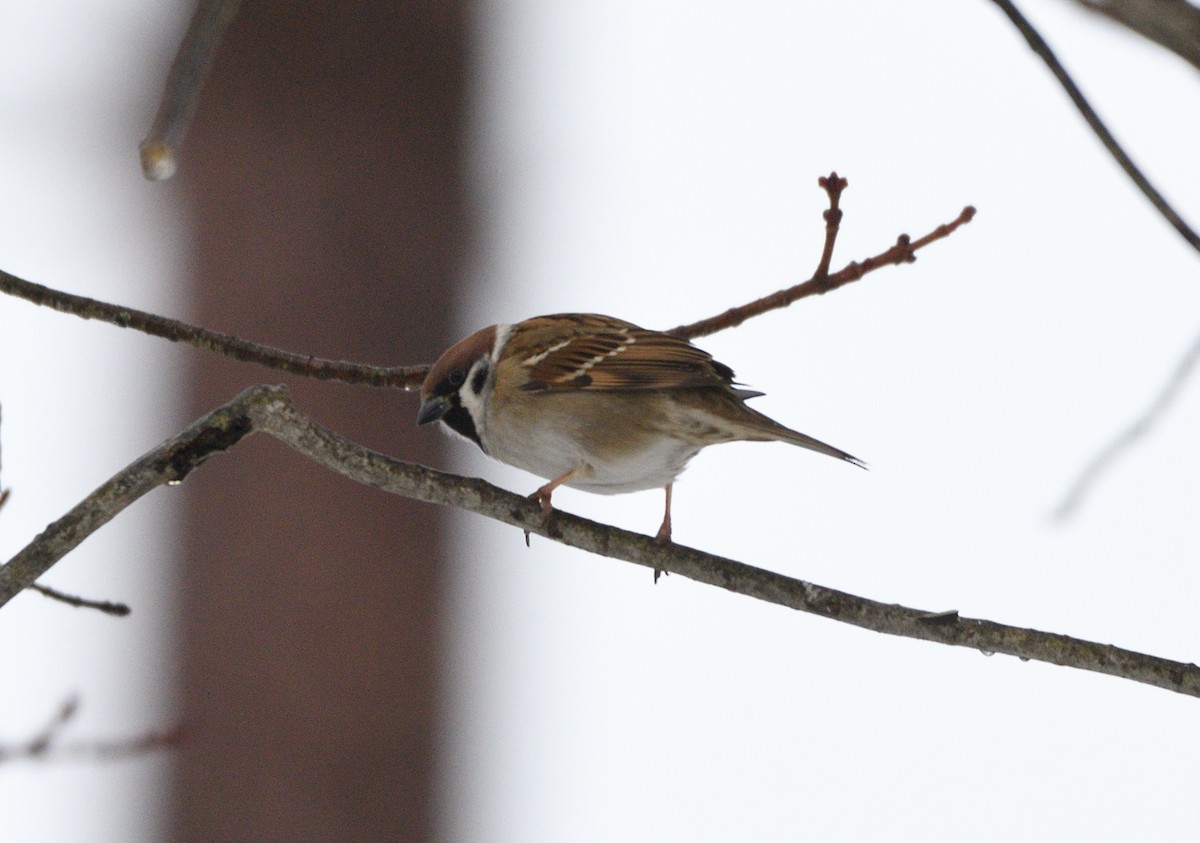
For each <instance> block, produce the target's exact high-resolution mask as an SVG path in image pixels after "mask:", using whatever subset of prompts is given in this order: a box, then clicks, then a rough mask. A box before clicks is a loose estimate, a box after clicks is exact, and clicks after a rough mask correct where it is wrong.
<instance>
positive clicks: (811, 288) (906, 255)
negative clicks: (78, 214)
mask: <svg viewBox="0 0 1200 843" xmlns="http://www.w3.org/2000/svg"><path fill="white" fill-rule="evenodd" d="M820 184H821V186H822V187H823V188H824V189H825V190H826V192H827V193H828V194H829V197H830V209H829V210H828V211H826V212H825V213H826V216H825V222H826V229H825V232H826V239H825V249H824V250H823V252H822V255H821V261H820V263H819V264H818V266H817V271H816V273H814V274H813V276H812V277H811V278H810V279H809V280H808V281H805V282H804V283H802V284H797V285H796V286H794V287H790V288H788V289H786V290H780V291H778V292H776V293H773V294H771V295H769V296H766V297H764V298H761V299H758V300H756V301H753V302H750V303H749V304H746V305H742V306H741V307H735V308H732V309H730V310H727V311H726V312H724V313H722V314H719V315H717V316H714V317H712V318H710V319H703V320H701V321H699V322H694V323H692V324H691V325H681V326H679V327H677V328H675V329H673V330H672V332H671V333H674V334H676V335H678V336H681V337H684V338H687V339H694V338H696V337H701V336H707V335H709V334H713V333H716V332H717V331H721V330H724V329H726V328H732V327H734V326H736V325H740V324H742V323H743V322H745V321H746V320H747V319H750V318H753V317H755V316H759V315H761V314H763V313H767V312H768V311H771V310H776V309H778V308H781V307H787V306H788V305H789V304H792V303H793V302H795V301H798V300H799V299H802V298H805V297H807V296H813V295H820V294H823V293H827V292H829V291H830V290H836V289H837V288H839V287H843V286H845V285H846V284H849V283H851V282H852V281H857V280H858V279H860V278H862V277H863V276H864V275H866V274H867V273H868V272H871V271H873V270H876V269H879V268H880V267H882V266H889V265H894V264H901V263H911V262H912V261H913V260H915V259H916V258H915V252H917V251H918V250H920V249H922V248H924V247H925V246H928V245H929V244H930V243H933V242H934V241H935V240H940V239H942V238H943V237H946V236H947V235H949V234H951V233H952V232H953V231H954V230H955V229H957V228H958V227H959V226H961V225H963V224H965V223H967V222H970V220H971V218H972V217H973V216H974V215H975V209H974V208H972V207H970V206H968V207H966V208H964V209H963V210H962V212H961V213H960V214H959V215H958V217H957V218H956V219H955V220H954V221H953V222H950V223H947V224H945V225H940V226H938V227H937V228H935V229H934V230H933V231H931V232H930V233H928V234H926V235H925V236H924V237H921V238H919V239H918V240H915V241H910V240H909V238H908V235H905V234H902V235H900V237H898V238H897V240H896V243H895V245H893V246H891V247H890V248H888V249H886V250H884V251H883V252H880V253H879V254H878V255H875V256H874V257H870V258H866V259H865V260H863V261H861V262H851V263H849V264H847V265H846V266H845V267H843V268H842V269H841V270H840V271H838V272H836V273H834V274H833V275H829V274H828V270H829V260H831V259H832V256H833V244H834V240H835V239H836V237H837V231H838V225H839V224H840V222H841V215H842V212H841V210H840V209H839V208H838V198H839V197H840V196H841V191H842V189H843V188H845V186H846V182H845V180H844V179H841V178H840V177H839V176H838V175H837V173H832V174H830V176H829V177H828V178H827V179H826V178H822V179H821V180H820ZM0 293H5V294H7V295H10V296H15V297H17V298H21V299H24V300H25V301H28V302H32V303H33V304H36V305H41V306H43V307H50V308H53V309H55V310H58V311H61V312H63V313H70V314H72V315H75V316H78V317H80V318H82V319H96V320H98V321H101V322H107V323H109V324H111V325H116V326H118V327H120V328H132V329H134V330H136V331H141V332H142V333H146V334H150V335H151V336H155V337H163V338H165V339H168V340H171V341H172V342H182V343H186V344H187V345H191V346H194V347H196V348H199V349H203V350H205V351H211V352H214V353H216V354H220V355H222V356H224V357H230V358H233V359H234V360H241V361H244V362H249V363H257V364H259V365H262V366H266V367H267V368H270V369H275V370H278V371H282V372H288V373H290V374H295V375H303V376H305V377H311V378H316V379H317V380H333V381H340V382H342V383H348V384H361V385H364V386H372V387H387V388H393V389H406V390H413V389H417V388H419V387H420V385H421V381H422V380H424V378H425V375H426V374H427V373H428V372H429V366H428V365H427V364H419V365H415V366H392V367H385V366H366V365H362V364H358V363H350V362H347V361H345V360H328V359H323V358H320V357H313V356H311V355H307V354H296V353H295V352H291V351H283V350H281V349H278V348H271V347H270V346H266V345H260V344H258V343H253V342H249V341H247V340H243V339H240V338H238V337H235V336H231V335H229V334H222V333H218V332H217V331H210V330H207V329H205V328H200V327H197V326H195V325H189V324H188V323H186V322H181V321H179V320H177V319H168V318H166V317H163V316H156V315H155V314H153V313H147V312H145V311H142V310H135V309H134V308H131V307H123V306H121V305H116V304H109V303H107V302H102V301H97V300H96V299H90V298H87V297H85V296H78V295H74V294H72V293H64V292H62V291H60V290H55V289H52V288H50V287H45V286H42V285H41V284H35V283H33V282H32V281H26V280H25V279H23V278H18V277H17V276H15V275H12V274H11V273H8V272H4V271H3V270H0Z"/></svg>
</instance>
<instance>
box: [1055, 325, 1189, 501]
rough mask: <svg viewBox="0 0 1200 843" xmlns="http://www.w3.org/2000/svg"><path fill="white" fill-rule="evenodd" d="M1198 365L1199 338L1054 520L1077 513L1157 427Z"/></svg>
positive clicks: (1077, 482) (1102, 454) (1090, 467)
mask: <svg viewBox="0 0 1200 843" xmlns="http://www.w3.org/2000/svg"><path fill="white" fill-rule="evenodd" d="M1197 363H1200V336H1197V337H1196V339H1194V340H1193V341H1192V345H1191V347H1190V348H1189V349H1188V350H1187V353H1186V354H1184V356H1183V358H1182V359H1181V360H1180V361H1179V364H1178V365H1177V366H1176V367H1175V371H1174V372H1173V373H1172V374H1171V377H1170V379H1169V380H1168V381H1167V382H1166V383H1165V384H1164V385H1163V388H1162V389H1161V390H1160V391H1159V393H1158V395H1157V396H1156V397H1155V399H1154V401H1153V402H1151V404H1150V406H1149V407H1147V408H1146V409H1145V411H1144V412H1143V413H1142V414H1141V416H1139V417H1138V419H1137V421H1135V422H1134V423H1133V424H1131V425H1130V426H1129V427H1127V428H1126V429H1125V430H1123V431H1121V433H1120V434H1118V435H1117V436H1116V438H1114V439H1113V440H1112V441H1111V442H1110V443H1109V444H1108V445H1107V446H1106V447H1105V448H1104V449H1103V450H1102V451H1100V453H1098V454H1096V456H1094V457H1093V458H1092V460H1091V462H1089V463H1088V464H1087V465H1086V466H1085V467H1084V469H1083V471H1081V472H1080V473H1079V477H1077V478H1076V480H1075V482H1074V483H1073V484H1071V488H1070V489H1068V490H1067V493H1066V494H1065V495H1063V499H1062V501H1061V502H1060V503H1059V505H1058V506H1057V507H1055V509H1054V517H1055V518H1056V519H1057V520H1059V521H1066V520H1067V519H1069V518H1070V517H1071V516H1073V515H1074V514H1075V513H1076V512H1078V510H1079V507H1080V505H1081V504H1082V503H1083V501H1084V500H1085V499H1086V498H1087V496H1088V494H1090V493H1091V491H1092V489H1093V488H1094V487H1095V485H1096V483H1097V482H1099V480H1100V478H1101V477H1102V476H1103V475H1104V473H1105V472H1106V471H1108V470H1109V469H1110V468H1112V466H1113V464H1114V463H1116V461H1117V459H1118V458H1119V457H1120V456H1121V455H1122V454H1124V453H1125V452H1126V451H1128V450H1129V449H1130V448H1132V447H1133V446H1134V445H1136V444H1137V443H1138V442H1139V441H1141V440H1142V438H1143V437H1145V436H1146V434H1147V433H1149V432H1150V431H1151V430H1152V429H1153V427H1154V425H1156V424H1157V423H1158V422H1159V421H1161V420H1162V417H1163V416H1164V415H1165V414H1166V412H1167V410H1169V409H1170V407H1171V405H1172V404H1174V403H1175V399H1176V398H1178V397H1179V393H1180V392H1181V391H1182V390H1183V387H1184V384H1186V383H1187V381H1188V379H1189V378H1190V377H1191V376H1192V373H1193V372H1194V371H1195V370H1196V364H1197Z"/></svg>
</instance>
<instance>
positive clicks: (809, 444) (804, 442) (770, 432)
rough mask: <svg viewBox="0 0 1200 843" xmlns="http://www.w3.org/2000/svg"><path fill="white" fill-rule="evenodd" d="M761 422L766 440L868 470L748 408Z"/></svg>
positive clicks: (838, 450) (857, 461)
mask: <svg viewBox="0 0 1200 843" xmlns="http://www.w3.org/2000/svg"><path fill="white" fill-rule="evenodd" d="M742 406H743V407H745V409H747V410H749V411H750V412H751V413H753V414H754V415H755V416H757V417H758V421H759V422H760V425H761V426H760V429H761V430H762V432H763V434H764V435H763V439H764V440H775V441H777V442H787V443H788V444H789V445H797V446H799V447H801V448H807V449H808V450H810V451H816V452H817V453H818V454H825V455H826V456H830V457H833V458H834V459H839V460H844V461H845V462H848V463H851V464H852V465H856V466H858V467H859V468H866V467H867V464H866V463H865V462H863V461H862V460H860V459H859V458H858V457H856V456H854V455H853V454H848V453H846V452H845V451H843V450H842V449H841V448H835V447H833V446H832V445H826V444H825V443H824V442H822V441H821V440H820V439H813V438H812V437H811V436H809V435H807V434H804V433H801V432H800V431H798V430H792V429H791V428H790V427H784V426H783V425H781V424H780V423H779V422H777V421H775V419H773V418H771V417H770V416H765V415H763V414H762V413H760V412H758V410H755V409H752V408H750V407H746V405H745V404H743V405H742Z"/></svg>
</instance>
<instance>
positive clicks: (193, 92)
mask: <svg viewBox="0 0 1200 843" xmlns="http://www.w3.org/2000/svg"><path fill="white" fill-rule="evenodd" d="M240 5H241V2H240V0H199V2H198V3H197V4H196V11H195V13H194V14H193V15H192V19H191V22H190V23H188V29H187V34H186V35H184V37H183V43H182V44H180V45H179V52H178V53H176V54H175V61H174V62H172V63H171V72H170V73H169V74H168V75H167V82H166V85H165V86H164V87H163V95H162V100H161V101H160V102H159V105H158V114H156V115H155V117H154V123H153V124H152V125H151V126H150V132H149V134H147V135H146V139H145V140H144V141H142V143H141V146H140V147H139V151H140V152H141V158H142V173H143V174H144V175H145V176H146V178H148V179H150V181H162V180H164V179H169V178H170V177H171V176H173V175H175V170H176V169H178V166H179V147H180V145H181V144H182V143H183V137H184V135H185V134H186V133H187V129H188V125H189V124H191V122H192V115H193V114H195V112H196V103H197V102H198V101H199V99H200V90H201V88H202V87H203V86H204V80H205V78H206V77H207V76H208V71H209V70H210V69H211V68H212V63H213V58H214V57H215V56H216V54H217V48H218V47H219V46H220V45H221V37H222V36H223V35H224V34H225V28H226V27H228V26H229V24H230V22H232V21H233V19H234V17H235V16H236V15H237V12H238V7H239V6H240Z"/></svg>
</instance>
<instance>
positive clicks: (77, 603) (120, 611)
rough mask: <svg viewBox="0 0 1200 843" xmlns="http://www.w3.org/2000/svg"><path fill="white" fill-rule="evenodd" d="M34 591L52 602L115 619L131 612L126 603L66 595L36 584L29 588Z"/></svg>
mask: <svg viewBox="0 0 1200 843" xmlns="http://www.w3.org/2000/svg"><path fill="white" fill-rule="evenodd" d="M29 587H30V588H32V589H33V590H34V591H36V592H38V593H39V594H42V595H44V596H46V597H49V598H50V599H51V600H58V601H59V602H61V603H66V604H67V605H68V606H74V607H76V608H77V609H96V610H98V611H101V612H103V613H104V614H106V615H113V616H115V617H125V616H126V615H128V614H129V612H130V611H131V610H130V608H129V607H128V606H127V605H125V604H124V603H113V602H112V601H110V600H88V599H87V598H84V597H75V596H74V595H71V594H65V593H63V592H61V591H59V590H58V589H56V588H51V587H50V586H48V585H41V584H39V583H34V584H33V585H31V586H29Z"/></svg>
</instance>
